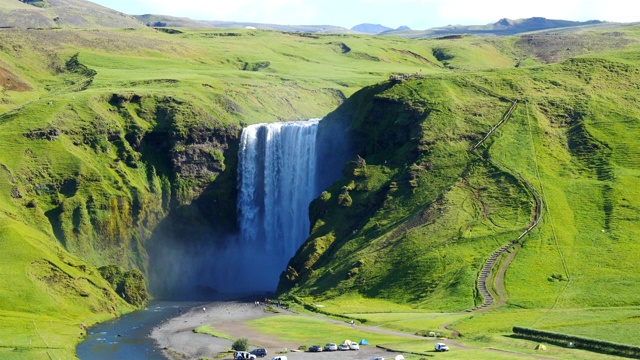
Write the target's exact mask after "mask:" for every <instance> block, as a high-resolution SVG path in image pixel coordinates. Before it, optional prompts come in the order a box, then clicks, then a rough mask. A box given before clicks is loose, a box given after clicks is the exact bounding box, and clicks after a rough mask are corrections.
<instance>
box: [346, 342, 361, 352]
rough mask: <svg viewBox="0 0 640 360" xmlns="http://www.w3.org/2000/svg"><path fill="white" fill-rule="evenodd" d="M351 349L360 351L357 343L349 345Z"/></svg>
mask: <svg viewBox="0 0 640 360" xmlns="http://www.w3.org/2000/svg"><path fill="white" fill-rule="evenodd" d="M349 349H351V350H360V345H358V343H357V342H352V343H351V344H349Z"/></svg>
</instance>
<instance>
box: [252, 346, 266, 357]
mask: <svg viewBox="0 0 640 360" xmlns="http://www.w3.org/2000/svg"><path fill="white" fill-rule="evenodd" d="M250 353H251V354H253V355H255V356H257V357H265V356H267V349H263V348H258V349H253V350H251V352H250Z"/></svg>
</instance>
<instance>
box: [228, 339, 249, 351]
mask: <svg viewBox="0 0 640 360" xmlns="http://www.w3.org/2000/svg"><path fill="white" fill-rule="evenodd" d="M248 348H249V340H247V339H245V338H240V339H238V340H236V341H234V342H233V344H232V345H231V349H232V350H234V351H247V349H248Z"/></svg>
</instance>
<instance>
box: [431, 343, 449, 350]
mask: <svg viewBox="0 0 640 360" xmlns="http://www.w3.org/2000/svg"><path fill="white" fill-rule="evenodd" d="M434 348H435V350H436V351H449V347H448V346H447V344H444V343H437V344H436V345H435V346H434Z"/></svg>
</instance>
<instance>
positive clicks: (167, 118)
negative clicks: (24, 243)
mask: <svg viewBox="0 0 640 360" xmlns="http://www.w3.org/2000/svg"><path fill="white" fill-rule="evenodd" d="M103 106H104V107H105V108H106V109H107V111H108V114H107V115H104V116H98V120H99V121H97V120H95V119H91V120H90V121H87V123H86V124H84V123H82V122H77V123H76V124H74V125H73V127H68V128H62V129H59V128H52V129H45V130H46V131H44V130H43V131H41V132H38V133H35V132H31V133H28V134H25V137H27V138H29V139H31V138H32V137H34V141H42V140H41V139H46V140H48V141H59V138H64V137H69V138H70V139H71V140H72V142H73V143H74V145H75V146H76V147H77V149H78V151H84V152H85V153H86V156H87V158H90V159H91V160H93V159H96V160H98V161H99V162H100V164H106V165H105V167H106V168H107V169H106V170H104V171H103V170H97V171H102V172H101V173H99V174H98V175H87V174H83V173H80V174H70V175H71V176H75V177H73V178H71V177H70V178H68V179H61V180H59V182H60V185H56V186H53V185H52V186H49V187H47V191H40V194H39V200H40V201H47V202H49V201H54V202H56V203H57V206H56V207H54V208H52V209H51V210H48V211H46V213H45V215H46V217H47V219H48V220H49V222H50V223H51V226H52V228H53V232H54V234H55V236H56V238H57V239H58V240H59V241H60V243H61V244H62V245H63V246H64V247H65V248H66V249H67V250H68V251H70V252H72V253H74V254H77V255H80V256H82V257H83V258H86V259H91V261H92V263H94V264H96V265H110V264H115V265H118V266H120V267H123V268H125V269H132V268H139V269H141V270H142V271H143V272H144V273H146V274H151V273H154V269H153V267H154V266H157V267H162V266H163V265H164V264H162V261H164V260H167V259H166V258H163V257H159V258H157V259H155V258H153V256H154V255H155V253H154V251H157V250H158V249H160V248H162V247H163V246H164V245H167V244H169V243H171V244H174V245H175V246H177V247H182V246H183V245H184V246H192V245H193V244H197V245H198V246H204V245H202V244H203V242H206V241H207V240H208V239H209V237H210V236H209V234H212V233H227V232H233V231H234V229H235V226H236V225H235V223H236V220H235V211H236V210H235V202H236V195H235V193H236V183H235V181H236V180H235V178H236V165H235V164H236V161H237V148H238V137H239V134H240V129H239V127H238V126H235V125H232V124H231V125H229V124H222V123H221V122H220V121H218V120H217V119H215V118H214V117H212V116H211V115H209V114H207V113H206V112H205V111H204V110H202V109H199V108H197V107H195V106H193V105H192V104H190V103H187V102H182V101H178V100H176V99H173V98H170V97H153V96H139V95H135V94H114V95H112V96H111V97H110V98H109V99H108V100H107V102H106V103H105V104H104V105H103ZM41 133H42V134H41ZM50 135H51V136H50ZM54 135H55V136H54ZM113 157H115V159H113ZM90 176H91V177H90ZM34 180H35V181H37V182H42V180H36V179H34ZM18 190H19V189H18ZM23 194H25V195H29V193H27V192H26V191H16V196H23ZM50 199H53V200H50ZM34 206H35V205H34ZM185 244H186V245H185ZM183 260H184V261H185V263H188V262H189V261H188V259H183ZM151 285H153V283H152V284H151Z"/></svg>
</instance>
